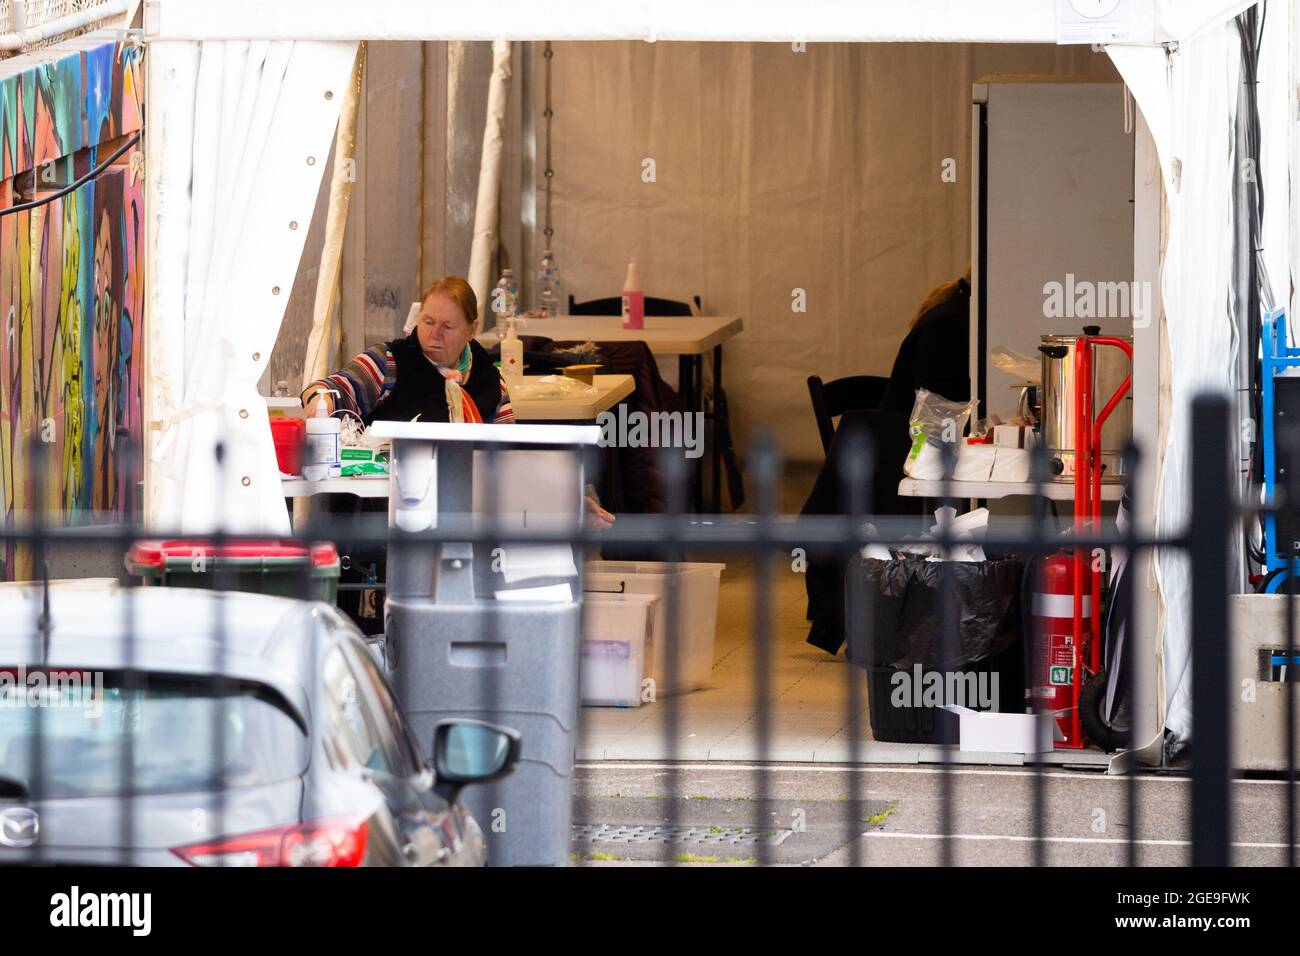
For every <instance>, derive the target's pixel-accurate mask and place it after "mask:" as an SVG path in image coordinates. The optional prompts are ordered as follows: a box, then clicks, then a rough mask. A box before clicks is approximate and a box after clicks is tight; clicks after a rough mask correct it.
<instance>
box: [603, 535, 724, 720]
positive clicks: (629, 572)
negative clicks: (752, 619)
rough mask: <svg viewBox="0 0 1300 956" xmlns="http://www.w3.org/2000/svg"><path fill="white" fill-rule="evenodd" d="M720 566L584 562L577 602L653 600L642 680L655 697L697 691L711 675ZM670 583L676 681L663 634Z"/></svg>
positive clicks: (669, 617)
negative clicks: (624, 597)
mask: <svg viewBox="0 0 1300 956" xmlns="http://www.w3.org/2000/svg"><path fill="white" fill-rule="evenodd" d="M724 568H726V565H725V564H705V563H698V562H694V563H693V562H682V563H680V564H668V563H663V562H657V561H588V562H587V564H586V566H585V571H584V575H585V576H584V579H583V580H584V583H583V590H584V592H585V593H584V594H583V598H584V599H585V600H588V601H590V600H592V598H593V595H595V594H649V595H654V596H655V597H658V598H659V607H658V610H657V611H656V613H655V621H654V630H653V631H652V633H651V637H650V646H649V647H647V649H646V665H645V676H646V677H649V678H651V679H652V680H653V681H654V693H655V696H656V697H662V696H665V695H667V694H678V693H683V692H685V691H691V690H699V689H700V688H701V687H706V686H708V684H709V681H710V678H711V676H712V674H713V643H714V638H715V637H716V634H717V625H718V585H719V584H720V582H721V578H722V571H723V569H724ZM674 578H675V580H676V591H675V595H674V596H675V599H676V601H677V612H676V614H677V617H676V623H677V666H676V677H677V679H676V681H671V680H670V679H669V675H668V628H669V627H670V622H671V621H672V619H673V609H672V608H671V607H670V606H669V603H668V592H669V588H670V583H671V581H672V579H674Z"/></svg>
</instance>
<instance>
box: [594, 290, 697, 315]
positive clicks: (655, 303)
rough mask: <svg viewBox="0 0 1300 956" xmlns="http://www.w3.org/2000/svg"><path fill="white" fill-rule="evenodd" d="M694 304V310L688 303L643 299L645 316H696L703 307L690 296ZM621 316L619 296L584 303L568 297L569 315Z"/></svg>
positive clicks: (621, 308)
mask: <svg viewBox="0 0 1300 956" xmlns="http://www.w3.org/2000/svg"><path fill="white" fill-rule="evenodd" d="M691 299H692V301H693V302H694V303H695V308H694V310H692V309H691V303H690V302H678V301H677V300H676V299H656V298H655V297H654V296H649V295H648V296H646V297H645V314H646V315H698V314H699V312H700V310H701V309H702V308H703V306H702V305H701V304H700V297H699V296H698V295H697V296H692V297H691ZM622 314H623V297H622V296H621V295H616V296H611V297H610V298H608V299H589V300H588V301H586V302H575V301H573V295H572V294H570V295H569V315H622Z"/></svg>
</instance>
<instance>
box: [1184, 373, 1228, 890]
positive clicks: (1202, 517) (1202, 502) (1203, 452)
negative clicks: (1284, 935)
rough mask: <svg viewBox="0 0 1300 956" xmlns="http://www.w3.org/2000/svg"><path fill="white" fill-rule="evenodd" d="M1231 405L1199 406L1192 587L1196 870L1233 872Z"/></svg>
mask: <svg viewBox="0 0 1300 956" xmlns="http://www.w3.org/2000/svg"><path fill="white" fill-rule="evenodd" d="M1230 452H1231V449H1230V447H1229V441H1228V401H1227V399H1226V398H1224V397H1223V396H1221V395H1215V394H1208V393H1207V394H1201V395H1198V396H1196V397H1195V398H1194V399H1193V400H1192V469H1191V471H1192V496H1191V497H1192V511H1191V520H1190V521H1189V523H1188V529H1187V550H1188V557H1189V558H1190V561H1191V584H1192V728H1193V734H1194V735H1195V748H1196V751H1195V756H1194V764H1193V767H1192V865H1193V866H1227V865H1228V864H1229V857H1230V854H1229V844H1228V841H1229V839H1230V834H1231V832H1232V805H1231V803H1230V802H1229V797H1230V793H1229V790H1230V787H1229V772H1230V764H1229V743H1228V742H1229V740H1230V728H1229V725H1228V724H1229V710H1228V641H1229V637H1230V635H1229V624H1228V575H1227V566H1228V560H1227V556H1228V554H1229V548H1228V535H1229V530H1230V528H1231V527H1232V524H1233V519H1234V509H1232V508H1227V507H1224V496H1225V495H1227V494H1231V491H1230V489H1232V488H1233V487H1234V476H1233V475H1232V469H1231V454H1230Z"/></svg>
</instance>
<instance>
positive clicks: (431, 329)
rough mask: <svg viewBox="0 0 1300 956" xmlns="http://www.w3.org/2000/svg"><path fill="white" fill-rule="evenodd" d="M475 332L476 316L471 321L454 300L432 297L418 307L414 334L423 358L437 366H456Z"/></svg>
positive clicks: (444, 297)
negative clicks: (418, 311) (418, 318)
mask: <svg viewBox="0 0 1300 956" xmlns="http://www.w3.org/2000/svg"><path fill="white" fill-rule="evenodd" d="M477 329H478V316H475V317H474V319H473V321H470V319H469V317H468V316H466V315H465V313H464V312H462V311H461V309H460V306H459V305H457V304H456V300H455V299H453V298H451V297H450V296H445V295H431V296H429V298H427V299H425V300H424V305H422V306H421V307H420V320H419V322H417V323H416V325H415V334H416V336H417V337H418V338H419V340H420V348H421V349H422V350H423V351H424V354H425V355H427V356H428V357H429V358H431V359H433V361H435V362H437V363H438V364H439V365H450V366H455V364H456V362H457V361H458V360H459V359H460V353H461V352H463V351H465V346H466V345H468V344H469V340H470V339H472V338H473V337H474V332H475V331H476V330H477Z"/></svg>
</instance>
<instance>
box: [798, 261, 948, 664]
mask: <svg viewBox="0 0 1300 956" xmlns="http://www.w3.org/2000/svg"><path fill="white" fill-rule="evenodd" d="M969 337H970V267H969V266H967V268H966V274H965V275H964V276H962V277H961V278H958V279H953V280H951V281H948V282H943V283H941V284H939V285H937V286H935V287H934V288H933V289H931V290H930V291H929V292H928V293H927V294H926V296H925V298H924V300H922V302H921V305H920V307H919V308H918V309H917V311H916V314H915V315H914V316H913V317H912V321H911V323H910V324H909V325H908V332H907V336H906V337H905V338H904V339H903V344H902V345H900V346H899V348H898V355H897V356H896V357H895V359H894V366H893V370H892V371H891V372H890V375H889V382H888V384H887V385H886V386H885V391H884V394H883V395H882V396H881V399H880V405H879V406H878V407H876V408H873V409H863V410H859V411H848V412H845V413H844V415H842V416H841V417H840V423H839V426H838V427H837V428H836V429H835V438H834V439H833V440H832V442H831V447H830V450H829V451H828V453H827V455H826V463H825V464H824V465H822V469H821V472H820V473H819V474H818V476H817V483H816V484H815V485H814V486H813V490H812V493H811V494H810V495H809V496H808V500H807V502H805V504H804V506H803V511H802V512H801V513H802V514H804V515H831V514H843V513H845V512H846V511H848V495H847V492H848V489H845V488H844V487H843V486H842V485H843V483H842V481H841V477H840V476H841V475H842V474H843V473H845V465H844V461H843V459H844V458H845V456H847V455H852V454H857V453H860V451H861V449H862V447H863V446H864V445H866V444H869V445H870V446H871V448H872V449H873V452H874V457H873V459H872V460H873V462H874V473H873V474H872V475H871V476H870V483H871V498H870V499H869V500H867V501H866V502H865V507H866V509H867V510H868V511H869V512H870V513H871V514H875V515H912V514H918V513H919V512H920V509H921V505H922V501H921V499H918V498H903V497H900V496H899V494H898V482H899V480H900V479H901V478H902V477H903V462H904V460H905V459H906V457H907V452H908V449H909V448H910V447H911V438H910V437H909V435H908V430H907V427H908V419H909V418H910V416H911V413H912V406H913V404H914V403H915V402H916V391H917V389H920V388H924V389H927V390H929V391H931V392H936V393H937V394H939V395H942V396H943V397H944V398H947V399H951V400H953V401H965V400H966V399H968V398H969V397H970V355H969V352H968V342H969ZM917 530H918V531H919V530H920V528H919V527H918V529H917ZM845 571H846V565H845V559H844V558H843V557H841V556H839V555H836V554H834V553H831V552H829V551H823V550H821V549H809V551H808V567H807V571H806V573H805V575H804V586H805V588H806V590H807V592H808V611H807V619H808V620H809V621H810V622H811V626H810V627H809V630H808V643H809V644H812V645H813V646H815V647H820V648H821V649H822V650H824V651H827V652H829V653H831V654H836V653H838V652H839V649H840V647H841V645H843V643H844V637H845V634H844V629H845V619H844V618H845V591H844V577H845Z"/></svg>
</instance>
